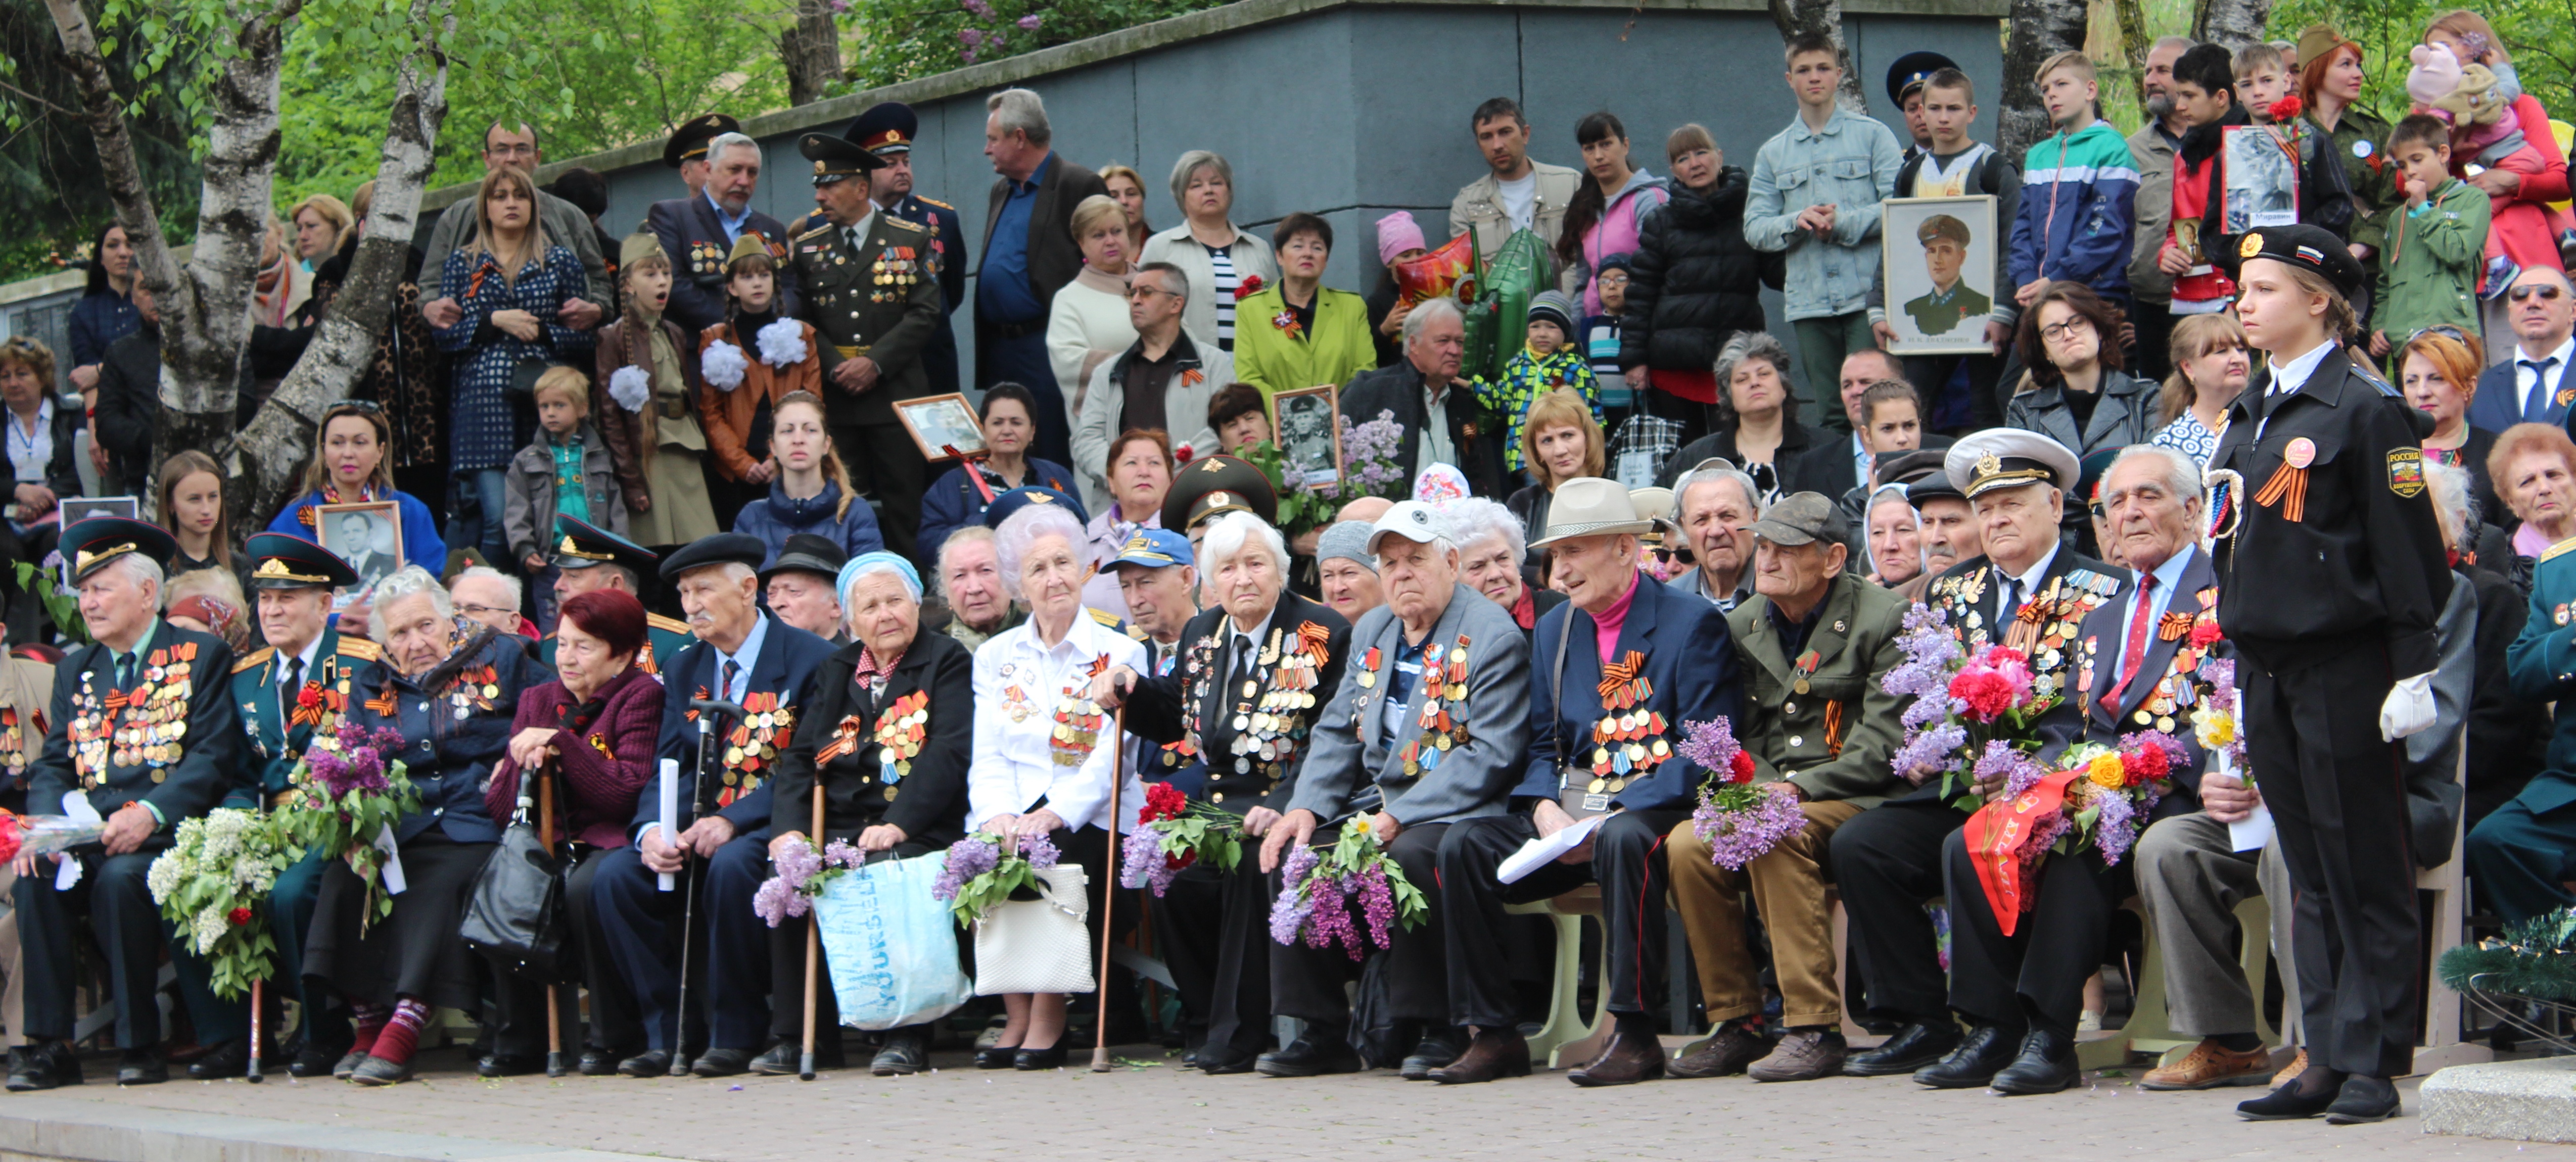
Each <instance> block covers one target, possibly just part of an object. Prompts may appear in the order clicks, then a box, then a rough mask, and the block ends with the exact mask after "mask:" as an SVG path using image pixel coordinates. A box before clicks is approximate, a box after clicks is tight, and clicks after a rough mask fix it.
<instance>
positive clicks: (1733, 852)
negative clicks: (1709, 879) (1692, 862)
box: [1680, 718, 1807, 871]
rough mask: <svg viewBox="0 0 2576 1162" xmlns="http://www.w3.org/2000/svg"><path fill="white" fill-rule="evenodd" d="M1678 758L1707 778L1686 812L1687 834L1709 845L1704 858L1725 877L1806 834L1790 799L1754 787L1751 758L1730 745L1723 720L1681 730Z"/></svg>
mask: <svg viewBox="0 0 2576 1162" xmlns="http://www.w3.org/2000/svg"><path fill="white" fill-rule="evenodd" d="M1680 750H1681V756H1682V757H1683V758H1686V759H1689V760H1690V761H1691V762H1693V763H1696V764H1698V765H1699V766H1700V767H1702V768H1703V769H1706V770H1707V771H1709V772H1710V778H1709V781H1708V782H1707V783H1706V784H1705V785H1703V786H1701V787H1700V789H1699V807H1698V808H1697V809H1696V810H1693V811H1692V812H1691V830H1692V831H1694V832H1697V833H1698V834H1699V837H1700V838H1701V839H1704V840H1707V841H1708V853H1709V858H1710V859H1711V860H1712V861H1714V862H1715V863H1716V864H1717V866H1719V867H1722V868H1725V869H1726V870H1728V871H1739V870H1741V869H1742V868H1743V867H1744V865H1746V864H1748V863H1751V862H1753V861H1754V860H1756V859H1759V858H1761V857H1762V855H1763V854H1764V853H1765V852H1768V851H1770V850H1771V849H1772V848H1774V847H1778V846H1779V845H1780V841H1781V840H1784V839H1787V838H1789V837H1790V836H1792V835H1796V834H1798V833H1799V832H1801V831H1804V830H1806V829H1807V813H1806V812H1804V811H1801V810H1799V809H1798V799H1797V797H1796V796H1794V795H1783V794H1780V793H1778V792H1776V791H1773V790H1771V789H1770V788H1768V787H1762V786H1757V785H1755V784H1754V782H1753V756H1752V755H1750V754H1747V753H1745V750H1744V747H1743V746H1741V745H1740V744H1738V743H1737V742H1736V741H1735V728H1734V727H1733V726H1732V725H1730V724H1729V723H1728V722H1727V721H1726V719H1724V718H1715V719H1711V720H1709V721H1707V722H1685V723H1683V724H1682V744H1681V747H1680Z"/></svg>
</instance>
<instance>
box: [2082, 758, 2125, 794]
mask: <svg viewBox="0 0 2576 1162" xmlns="http://www.w3.org/2000/svg"><path fill="white" fill-rule="evenodd" d="M2084 777H2085V778H2088V779H2091V780H2093V785H2094V786H2097V787H2100V788H2102V789H2103V790H2106V791H2116V790H2119V789H2120V788H2121V786H2122V785H2124V784H2126V783H2127V782H2128V781H2129V773H2128V772H2127V771H2126V770H2123V769H2122V768H2121V766H2120V756H2119V755H2118V754H2106V755H2095V756H2094V758H2093V763H2092V765H2091V766H2089V767H2087V768H2086V769H2085V773H2084Z"/></svg>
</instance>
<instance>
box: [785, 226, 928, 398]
mask: <svg viewBox="0 0 2576 1162" xmlns="http://www.w3.org/2000/svg"><path fill="white" fill-rule="evenodd" d="M932 241H933V235H932V234H931V232H930V230H929V229H928V228H927V227H924V226H921V225H919V224H917V223H914V222H908V221H905V220H903V219H901V218H896V217H891V216H889V215H887V214H885V213H883V212H879V213H877V214H874V215H871V216H870V217H869V219H868V229H867V236H866V239H865V241H864V243H863V244H862V245H860V246H859V247H857V248H855V249H853V248H852V247H851V246H850V241H849V236H848V234H847V233H846V232H844V231H843V229H842V228H841V227H839V226H834V225H830V224H828V223H827V224H825V225H824V226H823V227H822V228H820V229H816V230H808V231H806V232H805V233H803V234H799V235H797V236H796V240H795V241H794V242H791V243H789V244H788V249H789V250H790V251H791V252H792V254H791V259H790V260H791V261H792V262H794V263H795V267H796V278H797V280H798V284H799V285H800V286H802V287H803V288H804V293H805V301H804V306H803V318H804V320H805V321H806V322H808V323H811V324H813V325H814V330H815V331H816V332H817V333H818V338H819V339H820V341H821V344H822V352H821V355H822V357H823V399H824V402H825V405H826V407H827V408H828V409H829V411H830V413H831V414H830V415H829V416H828V417H827V418H828V419H829V420H830V422H831V423H832V424H833V425H834V426H836V427H837V426H841V425H846V424H893V423H899V422H901V421H899V420H897V419H896V418H895V414H894V401H896V400H899V399H918V398H920V397H922V396H925V395H929V394H930V374H929V372H927V371H925V370H923V368H922V366H921V351H922V348H923V346H924V345H926V344H928V343H929V342H930V337H931V336H932V335H933V334H935V333H937V332H938V330H939V324H940V320H941V319H943V318H944V317H945V315H944V313H943V312H942V310H941V309H940V298H939V276H938V267H937V256H936V255H935V254H934V253H933V252H932V250H931V242H932ZM863 355H864V356H866V357H868V358H869V359H873V360H875V361H876V365H877V382H876V385H875V386H873V387H871V388H869V389H868V390H867V391H866V392H864V393H861V394H857V395H853V394H851V393H850V392H849V391H848V390H847V389H845V388H843V387H841V386H840V385H839V384H837V383H835V382H833V379H832V372H833V369H835V368H837V367H839V366H840V365H841V363H842V361H844V360H848V359H856V358H859V357H860V356H863Z"/></svg>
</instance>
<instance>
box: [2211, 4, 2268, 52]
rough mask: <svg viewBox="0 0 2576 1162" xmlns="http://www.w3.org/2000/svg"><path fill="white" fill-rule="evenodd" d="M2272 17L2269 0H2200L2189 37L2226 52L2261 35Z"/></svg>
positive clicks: (2257, 39) (2260, 38) (2261, 36)
mask: <svg viewBox="0 0 2576 1162" xmlns="http://www.w3.org/2000/svg"><path fill="white" fill-rule="evenodd" d="M2271 18H2272V0H2200V11H2199V12H2198V13H2197V14H2196V15H2195V16H2194V18H2193V20H2192V22H2191V38H2192V39H2193V40H2197V41H2203V42H2206V43H2209V44H2215V45H2217V46H2219V47H2221V48H2224V49H2226V50H2227V51H2229V52H2231V53H2232V52H2235V51H2236V50H2237V49H2240V48H2243V47H2245V46H2246V45H2249V44H2253V43H2255V42H2256V41H2259V40H2262V39H2263V25H2264V23H2265V22H2267V21H2269V20H2270V19H2271Z"/></svg>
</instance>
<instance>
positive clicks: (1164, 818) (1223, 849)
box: [1118, 783, 1243, 899]
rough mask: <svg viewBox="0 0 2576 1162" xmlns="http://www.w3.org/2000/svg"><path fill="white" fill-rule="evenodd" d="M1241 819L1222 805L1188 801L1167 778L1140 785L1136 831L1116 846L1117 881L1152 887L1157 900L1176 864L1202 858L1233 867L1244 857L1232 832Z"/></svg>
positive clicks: (1220, 868)
mask: <svg viewBox="0 0 2576 1162" xmlns="http://www.w3.org/2000/svg"><path fill="white" fill-rule="evenodd" d="M1242 831H1243V820H1241V819H1238V818H1236V817H1235V816H1233V815H1231V814H1228V813H1227V812H1225V811H1224V810H1223V809H1221V808H1217V807H1211V806H1208V805H1207V804H1205V803H1192V802H1190V801H1189V796H1187V795H1185V794H1183V793H1182V792H1181V789H1180V788H1179V787H1175V786H1173V785H1171V784H1170V783H1156V784H1154V785H1153V786H1150V787H1147V788H1145V810H1144V811H1143V812H1142V813H1141V814H1139V815H1138V816H1137V820H1136V830H1134V831H1131V832H1128V833H1127V838H1126V839H1124V840H1121V841H1120V842H1119V845H1118V886H1119V887H1122V888H1148V887H1149V888H1152V889H1153V890H1154V896H1155V898H1157V899H1160V898H1161V897H1162V895H1163V893H1165V892H1168V891H1170V890H1172V881H1173V880H1174V879H1177V878H1179V877H1180V874H1181V869H1183V868H1186V867H1189V866H1190V865H1191V864H1194V863H1197V862H1199V860H1200V859H1201V858H1202V857H1204V858H1205V859H1206V860H1207V863H1208V866H1209V867H1213V868H1215V869H1216V870H1217V871H1219V872H1221V873H1224V872H1232V871H1233V870H1234V869H1235V865H1236V864H1238V863H1241V862H1242V860H1243V842H1242V841H1241V840H1239V839H1237V838H1235V837H1236V836H1237V835H1239V834H1241V833H1242Z"/></svg>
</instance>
